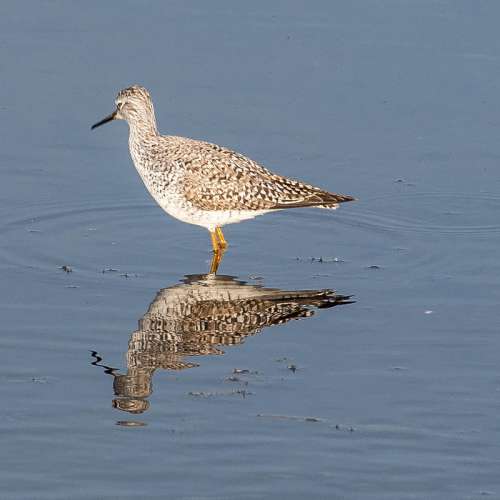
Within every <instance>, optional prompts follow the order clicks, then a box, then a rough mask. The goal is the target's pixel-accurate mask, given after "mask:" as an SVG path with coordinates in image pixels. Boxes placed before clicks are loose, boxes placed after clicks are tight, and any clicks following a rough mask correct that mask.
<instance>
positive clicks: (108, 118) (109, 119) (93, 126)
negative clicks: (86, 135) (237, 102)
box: [90, 110, 116, 130]
mask: <svg viewBox="0 0 500 500" xmlns="http://www.w3.org/2000/svg"><path fill="white" fill-rule="evenodd" d="M115 118H116V110H115V111H113V112H112V113H111V114H110V115H109V116H106V118H103V119H102V120H101V121H100V122H97V123H94V125H92V127H90V130H94V129H95V128H97V127H100V126H101V125H104V124H105V123H108V122H110V121H112V120H114V119H115Z"/></svg>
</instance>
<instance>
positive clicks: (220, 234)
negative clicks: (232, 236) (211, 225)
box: [215, 227, 228, 248]
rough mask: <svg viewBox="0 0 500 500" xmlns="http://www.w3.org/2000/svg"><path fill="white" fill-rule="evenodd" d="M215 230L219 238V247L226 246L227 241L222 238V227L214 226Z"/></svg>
mask: <svg viewBox="0 0 500 500" xmlns="http://www.w3.org/2000/svg"><path fill="white" fill-rule="evenodd" d="M215 232H216V234H217V238H218V239H219V246H220V248H227V246H228V245H227V241H226V238H224V235H223V234H222V229H221V228H220V227H216V228H215Z"/></svg>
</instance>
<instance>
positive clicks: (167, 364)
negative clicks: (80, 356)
mask: <svg viewBox="0 0 500 500" xmlns="http://www.w3.org/2000/svg"><path fill="white" fill-rule="evenodd" d="M353 302H354V300H352V298H351V296H350V295H341V294H339V293H337V292H336V291H334V290H332V289H319V290H281V289H278V288H267V287H264V286H263V285H262V284H261V283H247V282H246V281H243V280H240V279H238V278H237V277H235V276H225V275H220V274H218V275H215V274H205V275H203V274H191V275H186V276H185V277H184V278H183V279H182V280H181V282H180V283H177V284H174V285H171V286H168V287H166V288H163V289H161V290H159V291H158V292H157V293H156V296H155V297H154V299H153V300H152V302H151V304H150V305H149V307H148V310H147V311H146V312H145V313H144V314H143V315H142V316H141V318H140V319H139V321H138V328H137V330H135V331H134V332H132V334H131V336H130V339H129V342H128V349H127V353H126V362H127V372H126V373H118V369H117V368H112V367H110V366H106V365H103V364H100V361H102V358H101V357H100V356H98V354H97V351H92V357H93V358H94V359H95V361H93V362H92V364H93V365H95V366H101V367H103V368H104V369H105V373H107V374H109V375H112V376H113V388H114V393H115V396H116V398H115V399H114V400H113V407H114V408H116V409H119V410H123V411H127V412H129V413H143V412H145V411H147V410H148V408H149V402H148V398H149V397H150V396H151V394H152V391H153V387H152V382H153V375H154V373H155V371H156V370H157V369H163V370H175V371H181V370H185V369H188V368H195V367H197V366H199V365H198V364H197V363H195V362H194V360H192V358H193V357H201V356H208V355H222V354H224V351H223V348H226V347H229V346H236V345H241V344H243V343H244V342H245V340H246V339H247V338H248V337H251V336H254V335H258V334H259V333H261V332H262V331H263V330H264V329H266V328H268V327H271V326H274V325H285V324H287V323H288V322H290V321H292V320H301V319H303V318H309V317H311V316H313V315H314V313H315V310H316V309H321V310H322V309H329V308H332V307H335V306H339V305H346V304H352V303H353ZM185 358H188V359H185Z"/></svg>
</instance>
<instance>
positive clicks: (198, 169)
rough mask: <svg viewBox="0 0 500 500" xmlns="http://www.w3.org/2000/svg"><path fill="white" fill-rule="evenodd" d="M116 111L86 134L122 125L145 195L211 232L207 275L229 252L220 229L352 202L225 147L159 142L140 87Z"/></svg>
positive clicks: (174, 139)
mask: <svg viewBox="0 0 500 500" xmlns="http://www.w3.org/2000/svg"><path fill="white" fill-rule="evenodd" d="M115 105H116V108H115V110H114V111H113V112H112V113H111V114H110V115H108V116H106V117H105V118H104V119H102V120H101V121H99V122H97V123H95V124H94V125H92V127H91V129H92V130H93V129H95V128H97V127H100V126H101V125H104V124H105V123H108V122H111V121H113V120H126V121H127V122H128V125H129V149H130V155H131V157H132V160H133V162H134V165H135V168H136V169H137V171H138V173H139V175H140V177H141V178H142V180H143V182H144V184H145V186H146V188H147V190H148V191H149V193H150V194H151V195H152V197H153V198H154V199H155V200H156V202H157V203H158V204H159V205H160V207H161V208H162V209H163V210H164V211H165V212H167V213H168V214H169V215H171V216H173V217H175V218H177V219H179V220H181V221H183V222H187V223H190V224H195V225H198V226H201V227H204V228H206V229H208V231H209V232H210V237H211V242H212V249H213V258H212V263H211V266H210V273H213V274H215V273H216V272H217V269H218V267H219V264H220V262H221V259H222V256H223V254H224V251H225V250H226V248H227V246H228V243H227V241H226V239H225V237H224V234H223V232H222V227H223V226H225V225H227V224H233V223H237V222H241V221H244V220H247V219H252V218H254V217H257V216H258V215H263V214H265V213H269V212H275V211H278V210H284V209H288V208H303V207H317V208H327V209H336V208H337V207H338V206H339V204H340V203H344V202H348V201H353V200H355V198H354V197H353V196H349V195H344V194H337V193H331V192H328V191H326V190H324V189H321V188H319V187H316V186H312V185H310V184H306V183H304V182H301V181H299V180H295V179H291V178H288V177H284V176H282V175H279V174H275V173H273V172H271V171H270V170H268V169H267V168H265V167H263V166H262V165H260V164H259V163H257V162H255V161H253V160H251V159H250V158H248V157H247V156H245V155H243V154H241V153H238V152H236V151H233V150H231V149H228V148H226V147H222V146H219V145H217V144H213V143H210V142H206V141H201V140H196V139H191V138H187V137H179V136H173V135H161V134H160V133H159V132H158V127H157V124H156V118H155V111H154V107H153V101H152V99H151V96H150V94H149V92H148V90H147V89H145V88H144V87H142V86H140V85H132V86H131V87H128V88H125V89H123V90H120V91H119V92H118V95H117V96H116V99H115Z"/></svg>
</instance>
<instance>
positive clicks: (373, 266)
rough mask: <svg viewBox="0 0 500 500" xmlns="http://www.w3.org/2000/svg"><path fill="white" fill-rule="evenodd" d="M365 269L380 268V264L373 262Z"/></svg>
mask: <svg viewBox="0 0 500 500" xmlns="http://www.w3.org/2000/svg"><path fill="white" fill-rule="evenodd" d="M366 269H380V266H377V265H376V264H373V265H371V266H368V267H367V268H366Z"/></svg>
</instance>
